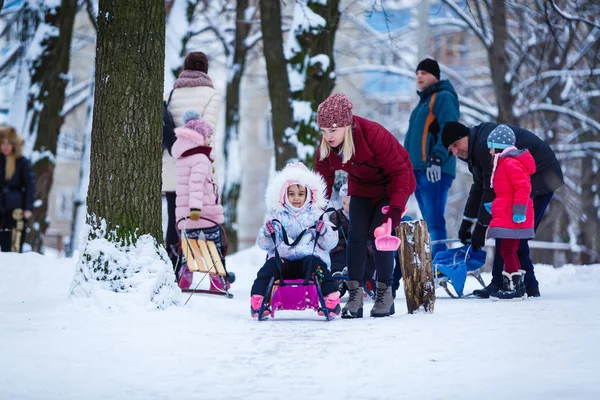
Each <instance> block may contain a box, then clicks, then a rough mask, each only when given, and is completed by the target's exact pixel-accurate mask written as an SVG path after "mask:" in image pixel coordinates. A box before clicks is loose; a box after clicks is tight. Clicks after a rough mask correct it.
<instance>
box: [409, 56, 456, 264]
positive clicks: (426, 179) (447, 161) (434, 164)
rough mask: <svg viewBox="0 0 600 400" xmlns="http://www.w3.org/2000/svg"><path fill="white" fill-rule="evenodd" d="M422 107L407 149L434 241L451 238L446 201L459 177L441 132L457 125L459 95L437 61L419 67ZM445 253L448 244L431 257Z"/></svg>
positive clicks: (437, 247)
mask: <svg viewBox="0 0 600 400" xmlns="http://www.w3.org/2000/svg"><path fill="white" fill-rule="evenodd" d="M416 75H417V88H418V89H419V90H418V91H417V94H418V95H419V97H420V100H419V104H418V105H417V107H416V108H415V109H414V110H413V112H412V114H411V115H410V122H409V125H408V131H407V132H406V139H405V140H404V147H405V148H406V149H407V150H408V153H409V154H410V161H411V163H412V166H413V170H414V173H415V178H416V180H417V190H416V191H415V197H416V198H417V202H418V203H419V208H420V210H421V214H422V215H423V218H424V219H425V222H426V223H427V228H428V230H429V234H430V236H431V240H443V239H447V238H448V233H447V232H446V219H445V218H444V211H445V210H446V201H447V200H448V191H449V190H450V186H451V185H452V181H453V180H454V177H455V176H456V158H455V157H454V156H452V155H450V154H449V153H448V150H447V149H446V148H445V147H444V145H443V144H442V135H441V132H442V130H443V129H444V126H445V125H446V123H447V122H449V121H458V117H459V115H460V113H459V109H458V95H457V94H456V91H455V90H454V87H453V86H452V84H451V83H450V81H448V80H447V79H444V80H440V67H439V65H438V63H437V61H435V60H432V59H431V58H426V59H424V60H423V61H421V62H420V63H419V65H418V66H417V71H416ZM443 250H446V245H445V244H437V245H435V246H433V248H432V253H433V254H432V255H433V256H435V254H436V253H437V252H438V251H443Z"/></svg>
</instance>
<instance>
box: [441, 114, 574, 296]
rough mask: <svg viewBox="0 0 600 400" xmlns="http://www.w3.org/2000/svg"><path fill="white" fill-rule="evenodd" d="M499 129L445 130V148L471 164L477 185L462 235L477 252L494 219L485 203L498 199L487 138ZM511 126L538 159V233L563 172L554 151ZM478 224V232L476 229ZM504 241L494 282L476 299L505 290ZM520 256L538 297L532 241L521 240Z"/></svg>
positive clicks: (451, 126) (450, 126) (453, 126)
mask: <svg viewBox="0 0 600 400" xmlns="http://www.w3.org/2000/svg"><path fill="white" fill-rule="evenodd" d="M497 126H498V124H495V123H491V122H485V123H482V124H479V125H476V126H473V127H471V128H468V127H466V126H464V125H463V124H461V123H460V122H449V123H447V124H446V126H444V130H443V131H442V142H443V144H444V146H446V148H447V149H448V150H450V152H452V153H453V154H454V155H456V156H457V157H458V158H459V159H461V160H462V161H465V162H467V163H468V164H469V171H470V172H471V173H472V174H473V185H472V186H471V191H470V192H469V198H468V199H467V203H466V205H465V211H464V217H463V221H462V224H461V226H460V229H459V231H458V236H459V239H460V240H461V241H462V242H463V243H464V244H467V243H470V244H471V245H472V246H473V249H474V250H479V249H481V248H482V247H483V245H484V243H485V235H486V231H487V227H488V225H489V223H490V220H491V218H492V216H491V214H490V213H489V212H488V211H487V210H486V208H485V204H486V203H490V202H491V201H492V200H493V199H494V190H493V189H492V187H491V185H490V179H491V176H492V168H493V165H492V162H493V160H492V156H491V155H490V151H489V149H488V146H487V139H488V136H489V134H490V132H491V131H492V130H493V129H494V128H496V127H497ZM507 126H508V127H510V128H511V129H512V131H513V132H514V134H515V137H516V144H515V146H516V147H517V148H518V149H527V150H529V152H530V153H531V155H532V156H533V158H534V160H535V164H536V172H535V174H533V175H532V176H531V197H532V199H533V208H534V214H535V229H536V230H537V228H538V226H539V224H540V222H541V220H542V216H543V215H544V211H545V210H546V208H547V207H548V204H550V200H551V199H552V196H553V195H554V192H555V191H556V190H557V189H558V188H559V187H560V186H562V185H563V184H564V179H563V174H562V170H561V168H560V164H559V163H558V160H557V159H556V155H555V154H554V151H553V150H552V149H551V148H550V146H549V145H548V144H547V143H545V142H544V141H543V140H542V139H540V138H539V137H538V136H536V135H535V134H534V133H533V132H530V131H528V130H526V129H523V128H520V127H518V126H514V125H507ZM474 223H475V229H473V230H472V226H473V224H474ZM471 230H472V232H471ZM500 240H501V239H496V253H495V256H494V266H493V269H492V282H491V283H490V284H489V285H488V286H487V287H486V288H485V289H482V290H476V291H474V292H473V293H474V294H475V295H476V296H479V297H489V294H490V293H493V292H496V291H498V290H499V289H501V288H502V271H503V264H504V263H503V261H502V257H501V256H500V254H499V249H500ZM517 254H518V256H519V261H520V262H521V268H522V269H524V270H525V286H526V288H527V295H528V296H530V297H538V296H539V295H540V291H539V285H538V282H537V280H536V278H535V274H534V271H533V263H532V262H531V258H530V256H529V244H528V240H526V239H523V240H521V243H520V246H519V251H518V253H517Z"/></svg>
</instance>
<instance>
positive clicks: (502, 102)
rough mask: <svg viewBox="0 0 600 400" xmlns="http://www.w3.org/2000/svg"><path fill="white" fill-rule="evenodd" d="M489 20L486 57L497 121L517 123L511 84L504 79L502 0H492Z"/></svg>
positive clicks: (505, 69) (504, 29)
mask: <svg viewBox="0 0 600 400" xmlns="http://www.w3.org/2000/svg"><path fill="white" fill-rule="evenodd" d="M491 20H492V29H493V31H494V41H493V43H492V46H491V48H490V49H489V50H488V58H489V62H490V70H491V72H492V83H493V85H494V92H495V93H496V101H497V103H498V122H502V123H506V124H517V120H516V118H515V115H514V113H513V104H514V102H513V96H512V95H511V85H510V83H509V82H507V79H506V75H507V73H508V71H509V68H508V56H507V54H506V42H507V40H508V33H507V30H506V29H507V28H506V5H505V2H504V1H493V2H492V16H491Z"/></svg>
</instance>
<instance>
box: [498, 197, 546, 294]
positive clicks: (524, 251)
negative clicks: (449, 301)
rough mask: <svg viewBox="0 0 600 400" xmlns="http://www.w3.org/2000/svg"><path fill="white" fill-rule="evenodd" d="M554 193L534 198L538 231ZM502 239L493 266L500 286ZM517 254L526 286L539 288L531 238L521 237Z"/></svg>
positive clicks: (502, 267)
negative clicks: (534, 268) (530, 242)
mask: <svg viewBox="0 0 600 400" xmlns="http://www.w3.org/2000/svg"><path fill="white" fill-rule="evenodd" d="M553 195H554V192H552V193H548V194H542V195H539V196H535V197H534V198H533V212H534V219H535V221H534V224H535V225H534V229H535V230H536V231H537V228H538V226H539V225H540V222H542V217H543V216H544V212H545V211H546V208H548V205H549V204H550V200H552V196H553ZM501 241H502V239H496V249H495V250H496V252H495V253H494V265H493V267H492V282H493V283H495V284H496V285H497V286H500V287H502V271H503V270H504V261H503V260H502V256H501V255H500V243H501ZM517 256H519V262H520V264H521V269H522V270H524V271H525V279H524V281H525V286H526V287H527V288H528V289H534V288H537V287H538V281H537V279H536V278H535V273H534V272H533V263H532V262H531V257H530V256H529V239H521V242H520V244H519V250H517Z"/></svg>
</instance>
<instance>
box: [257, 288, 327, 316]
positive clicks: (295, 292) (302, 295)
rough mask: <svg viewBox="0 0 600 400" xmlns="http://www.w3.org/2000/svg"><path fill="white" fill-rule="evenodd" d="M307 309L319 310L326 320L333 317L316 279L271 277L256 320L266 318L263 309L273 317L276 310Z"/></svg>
mask: <svg viewBox="0 0 600 400" xmlns="http://www.w3.org/2000/svg"><path fill="white" fill-rule="evenodd" d="M307 309H311V310H315V311H317V312H319V315H323V316H324V317H325V319H326V320H327V321H331V320H332V319H333V317H332V316H330V315H329V311H327V307H326V306H325V298H324V297H323V293H322V292H321V286H320V285H319V283H318V282H317V281H315V280H313V279H311V280H309V281H308V282H306V281H304V280H302V279H290V280H285V279H282V280H275V278H271V280H270V282H269V286H268V287H267V291H266V292H265V296H264V299H263V303H262V304H261V306H260V309H259V311H258V320H259V321H263V320H265V319H266V318H267V315H265V311H268V312H269V313H268V315H270V316H271V318H273V317H275V312H276V311H280V310H291V311H300V310H307Z"/></svg>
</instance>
